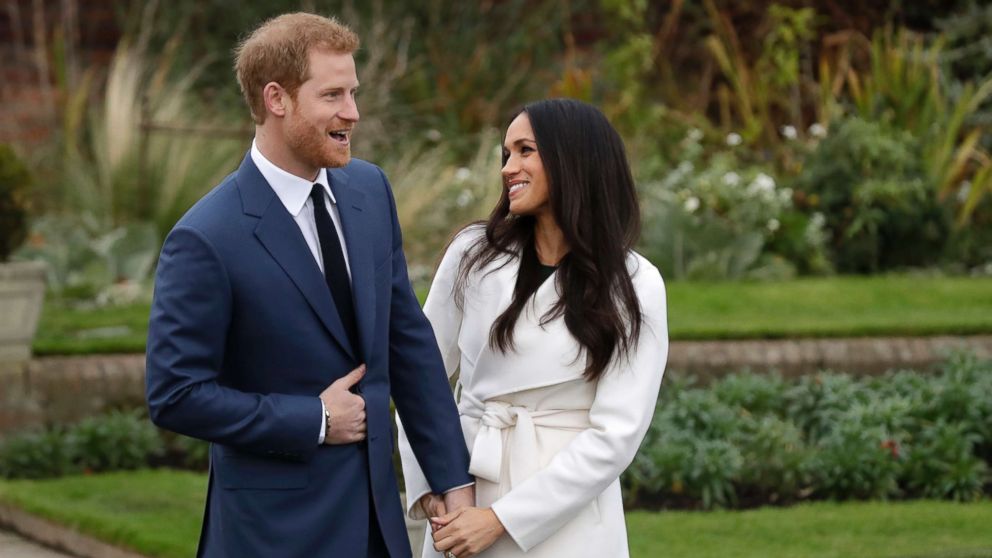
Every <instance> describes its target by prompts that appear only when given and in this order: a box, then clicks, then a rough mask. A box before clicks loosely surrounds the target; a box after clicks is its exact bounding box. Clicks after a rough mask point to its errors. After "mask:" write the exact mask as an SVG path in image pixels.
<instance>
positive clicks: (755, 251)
mask: <svg viewBox="0 0 992 558" xmlns="http://www.w3.org/2000/svg"><path fill="white" fill-rule="evenodd" d="M702 139H703V133H702V132H701V131H700V130H696V129H693V130H690V131H689V133H688V134H687V135H686V137H685V138H684V139H683V141H682V142H681V144H680V145H681V149H682V151H681V153H680V155H679V158H678V160H679V162H678V165H677V166H675V168H674V169H672V170H670V171H669V172H667V173H665V174H664V175H663V176H662V178H661V179H660V180H657V181H646V182H644V183H642V184H641V187H640V190H641V200H642V211H643V213H644V230H643V234H642V242H641V250H642V251H643V253H644V254H645V255H646V256H647V257H648V258H649V259H650V260H652V261H653V262H655V264H656V265H658V266H659V267H660V268H661V269H662V271H663V272H664V273H665V276H666V277H669V278H672V279H682V278H689V279H740V278H744V277H762V278H783V277H789V276H791V275H793V274H794V272H795V269H794V267H793V266H792V264H791V263H789V262H786V261H785V260H784V259H783V258H781V257H777V256H776V255H775V254H774V253H771V252H770V250H769V247H770V246H771V245H772V244H773V242H776V241H778V242H780V243H783V244H785V243H789V244H796V245H799V246H802V252H803V253H805V254H806V255H807V256H806V258H805V264H806V265H805V267H809V268H816V270H819V271H823V270H824V267H825V262H824V260H823V257H822V254H823V245H822V241H823V235H822V234H820V232H819V230H818V228H817V227H818V223H819V222H818V221H815V220H809V221H807V222H806V224H805V226H801V227H792V228H789V229H787V230H782V220H788V219H790V218H791V215H793V214H796V212H794V211H793V201H792V190H791V189H789V188H781V187H779V185H778V183H777V182H776V180H775V179H774V178H773V177H772V176H771V174H769V173H772V172H773V171H772V170H771V169H769V168H767V167H765V166H763V165H760V164H755V163H751V162H748V161H747V160H746V156H742V155H739V154H738V153H737V152H735V151H724V152H721V153H717V154H715V155H713V156H710V157H708V156H706V154H705V151H704V147H703V144H702ZM784 234H788V235H789V237H788V240H777V239H782V238H784V237H783V235H784Z"/></svg>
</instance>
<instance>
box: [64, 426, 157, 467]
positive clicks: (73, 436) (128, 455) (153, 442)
mask: <svg viewBox="0 0 992 558" xmlns="http://www.w3.org/2000/svg"><path fill="white" fill-rule="evenodd" d="M67 440H68V443H69V445H71V446H73V447H74V449H75V452H76V461H77V463H78V464H79V466H81V467H82V468H83V469H84V470H86V471H93V472H97V471H116V470H121V469H137V468H138V467H141V466H143V465H145V464H147V463H148V458H149V457H150V456H153V455H157V454H160V453H162V451H163V450H164V444H163V442H162V437H161V435H160V434H159V432H158V430H157V429H156V428H155V426H154V425H152V423H151V422H150V421H149V420H148V419H147V418H146V417H144V416H141V415H139V414H138V413H134V412H131V413H127V412H120V411H115V412H113V413H111V414H109V415H105V416H100V417H91V418H87V419H85V420H83V421H82V422H80V423H79V424H77V425H76V426H74V427H72V428H71V429H69V431H68V434H67Z"/></svg>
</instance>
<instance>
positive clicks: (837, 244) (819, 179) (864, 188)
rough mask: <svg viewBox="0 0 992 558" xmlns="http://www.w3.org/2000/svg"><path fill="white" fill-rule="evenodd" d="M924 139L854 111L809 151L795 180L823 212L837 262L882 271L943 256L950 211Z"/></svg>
mask: <svg viewBox="0 0 992 558" xmlns="http://www.w3.org/2000/svg"><path fill="white" fill-rule="evenodd" d="M921 150H922V146H921V145H920V142H919V141H918V140H917V139H916V138H914V137H913V135H912V134H911V133H909V132H908V131H903V130H895V129H890V128H888V127H886V126H885V125H883V124H879V123H877V122H871V121H866V120H862V119H860V118H856V117H855V118H849V119H846V120H842V121H839V122H838V123H836V124H835V125H834V127H833V129H832V130H831V133H830V134H829V135H828V136H827V137H826V138H825V139H823V140H822V141H821V142H820V143H819V144H818V145H817V146H816V148H815V149H814V150H813V152H812V153H811V154H810V155H809V156H808V157H807V158H806V161H805V164H804V166H803V169H802V172H801V173H800V175H799V176H798V177H797V178H796V179H795V182H794V184H793V186H794V188H795V189H796V190H798V191H799V192H801V199H802V203H803V206H804V207H806V208H807V209H808V210H809V211H810V213H813V214H815V213H820V214H822V215H823V216H824V217H825V222H826V228H827V230H828V231H829V233H830V249H831V251H832V257H833V263H834V266H835V267H836V268H837V270H839V271H842V272H858V273H866V272H878V271H882V270H887V269H894V268H901V267H907V266H913V267H919V266H927V265H934V264H937V263H939V262H940V261H941V259H942V257H943V254H944V248H945V245H946V239H947V237H948V234H949V231H950V229H951V220H952V217H953V215H952V211H951V210H950V208H948V207H945V206H943V205H942V204H940V203H939V202H938V201H937V196H936V193H935V192H936V185H935V184H933V182H932V179H931V178H930V177H929V175H928V173H927V168H926V166H925V164H924V158H923V153H922V152H921Z"/></svg>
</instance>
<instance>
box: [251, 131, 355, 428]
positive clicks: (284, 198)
mask: <svg viewBox="0 0 992 558" xmlns="http://www.w3.org/2000/svg"><path fill="white" fill-rule="evenodd" d="M251 160H252V162H254V163H255V166H256V167H258V171H259V172H260V173H262V177H263V178H265V180H266V182H268V183H269V186H271V187H272V190H273V191H275V193H276V197H278V198H279V201H281V202H282V204H283V206H285V207H286V211H288V212H289V214H290V215H292V216H293V220H294V221H296V226H298V227H300V232H301V233H303V239H304V240H306V242H307V246H308V247H309V248H310V253H311V254H313V259H314V261H316V262H317V268H318V269H320V272H321V273H324V258H323V257H322V256H321V251H320V240H319V238H318V236H317V220H316V219H315V218H314V215H313V200H312V199H311V198H310V191H311V190H312V189H313V185H314V184H320V185H321V186H322V187H323V188H324V191H325V192H326V193H327V197H326V198H325V199H324V204H325V206H326V207H327V212H328V213H330V214H331V220H332V221H334V228H335V229H337V233H338V235H337V236H338V240H339V241H340V242H341V253H342V254H343V255H344V265H345V270H346V271H347V272H348V279H349V281H350V280H351V267H350V266H351V264H349V263H348V245H347V244H346V243H345V240H344V233H343V232H342V231H341V216H340V215H339V214H338V206H337V200H335V199H334V193H333V192H331V187H330V183H329V182H328V180H327V170H326V169H320V172H318V173H317V178H316V179H315V180H313V181H310V180H305V179H303V178H300V177H298V176H296V175H295V174H290V173H288V172H286V171H284V170H282V169H281V168H279V167H277V166H276V165H275V164H274V163H273V162H272V161H269V160H268V159H266V158H265V155H262V152H261V151H259V149H258V144H257V143H256V142H255V140H252V142H251ZM325 275H326V274H325ZM320 405H321V407H323V406H324V400H323V399H322V400H321V401H320ZM325 410H326V409H325ZM326 428H327V423H326V421H325V420H324V417H323V416H321V418H320V437H319V438H318V440H317V442H318V443H320V444H322V443H324V435H325V434H326V431H325V429H326Z"/></svg>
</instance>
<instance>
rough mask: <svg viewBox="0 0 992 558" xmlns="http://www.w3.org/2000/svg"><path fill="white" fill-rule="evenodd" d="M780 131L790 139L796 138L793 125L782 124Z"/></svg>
mask: <svg viewBox="0 0 992 558" xmlns="http://www.w3.org/2000/svg"><path fill="white" fill-rule="evenodd" d="M781 132H782V136H784V137H785V138H786V139H790V140H793V139H796V136H797V135H798V134H796V127H795V126H782V129H781Z"/></svg>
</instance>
